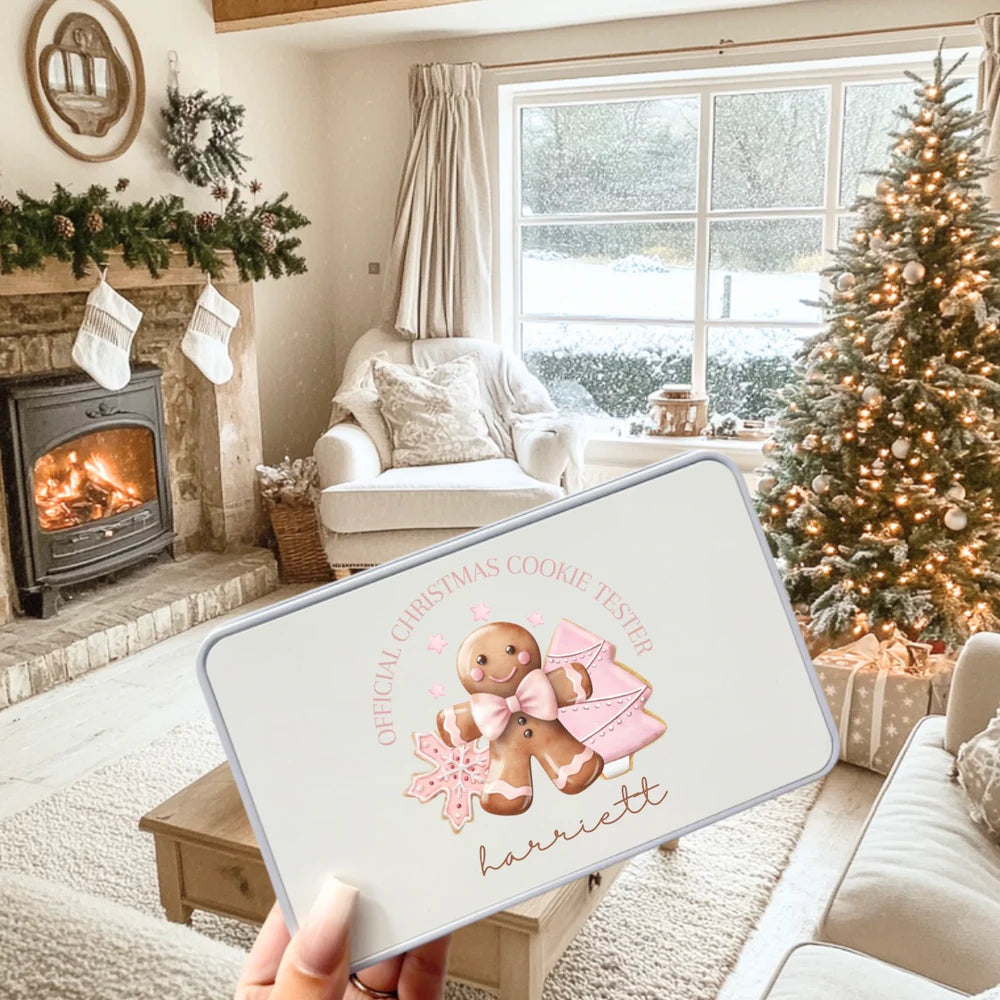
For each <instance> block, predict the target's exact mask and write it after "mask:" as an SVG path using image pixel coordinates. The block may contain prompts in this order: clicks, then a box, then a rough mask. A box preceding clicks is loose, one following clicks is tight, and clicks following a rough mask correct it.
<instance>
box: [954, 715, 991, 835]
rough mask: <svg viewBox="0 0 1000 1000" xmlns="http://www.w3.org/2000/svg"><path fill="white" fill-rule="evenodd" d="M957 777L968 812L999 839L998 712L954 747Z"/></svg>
mask: <svg viewBox="0 0 1000 1000" xmlns="http://www.w3.org/2000/svg"><path fill="white" fill-rule="evenodd" d="M958 780H959V782H960V783H961V785H962V787H963V788H964V789H965V791H966V794H967V795H968V796H969V815H971V816H972V818H973V820H975V821H976V822H977V823H982V824H983V826H984V827H985V828H986V829H987V830H988V831H989V832H990V834H991V836H992V837H993V839H994V840H1000V712H997V714H996V715H995V716H993V719H992V721H991V722H990V724H989V725H988V726H987V727H986V728H985V729H984V730H983V731H982V732H981V733H977V734H976V735H975V736H973V737H972V739H971V740H969V742H968V743H963V744H962V747H961V749H960V750H959V751H958Z"/></svg>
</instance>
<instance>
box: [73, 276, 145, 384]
mask: <svg viewBox="0 0 1000 1000" xmlns="http://www.w3.org/2000/svg"><path fill="white" fill-rule="evenodd" d="M105 274H106V272H104V273H102V274H101V280H100V282H98V285H97V287H96V288H95V289H94V290H93V291H92V292H91V293H90V295H88V296H87V307H86V309H85V310H84V313H83V322H82V323H81V324H80V329H79V331H78V332H77V335H76V340H75V341H74V342H73V354H72V356H73V360H74V361H75V362H76V363H77V364H78V365H79V366H80V367H81V368H82V369H83V370H84V371H85V372H86V373H87V374H88V375H89V376H90V377H91V378H92V379H93V380H94V381H95V382H97V383H98V384H99V385H102V386H103V387H104V388H105V389H109V390H112V391H114V390H117V389H123V388H124V387H125V386H126V385H128V383H129V379H131V377H132V369H131V368H130V366H129V352H130V351H131V349H132V338H133V337H135V331H136V330H138V329H139V323H140V322H141V321H142V312H141V311H140V310H138V309H136V307H135V306H134V305H132V303H131V302H129V301H128V300H127V299H124V298H122V296H121V295H119V294H118V293H117V292H116V291H115V290H114V289H113V288H112V287H111V286H110V285H109V284H108V283H107V281H105Z"/></svg>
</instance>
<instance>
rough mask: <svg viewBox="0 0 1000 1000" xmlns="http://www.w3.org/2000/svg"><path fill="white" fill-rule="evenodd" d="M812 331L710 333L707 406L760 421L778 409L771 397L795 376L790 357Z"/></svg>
mask: <svg viewBox="0 0 1000 1000" xmlns="http://www.w3.org/2000/svg"><path fill="white" fill-rule="evenodd" d="M812 335H813V331H808V332H803V331H801V330H780V329H774V330H755V329H749V330H742V329H737V328H734V327H713V328H710V329H709V332H708V405H709V409H710V411H711V412H712V413H716V414H723V413H735V414H736V415H737V416H739V417H742V418H743V419H744V420H761V419H763V418H764V417H766V416H769V415H770V414H772V413H777V412H778V406H777V405H776V404H775V403H774V401H773V400H772V399H771V398H770V397H771V393H772V392H773V391H774V390H775V389H779V388H781V387H782V386H784V385H787V384H788V383H789V382H791V381H793V379H794V365H793V359H794V357H795V354H796V353H797V352H798V349H799V347H800V345H801V344H802V342H803V340H804V339H806V338H807V337H810V336H812Z"/></svg>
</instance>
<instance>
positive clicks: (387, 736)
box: [198, 452, 838, 970]
mask: <svg viewBox="0 0 1000 1000" xmlns="http://www.w3.org/2000/svg"><path fill="white" fill-rule="evenodd" d="M198 672H199V679H200V682H201V684H202V687H203V690H204V693H205V696H206V698H207V700H208V704H209V706H210V708H211V711H212V714H213V717H214V719H215V722H216V725H217V727H218V730H219V734H220V736H221V738H222V742H223V745H224V747H225V750H226V753H227V755H228V757H229V761H230V763H231V765H232V769H233V773H234V776H235V778H236V781H237V784H238V785H239V788H240V793H241V795H242V797H243V801H244V803H245V805H246V808H247V812H248V814H249V817H250V820H251V823H252V825H253V829H254V832H255V834H256V836H257V839H258V841H259V843H260V846H261V850H262V852H263V855H264V858H265V861H266V863H267V868H268V871H269V873H270V876H271V880H272V882H273V884H274V888H275V891H276V893H277V897H278V899H279V901H280V904H281V906H282V909H283V911H284V914H285V917H286V919H287V921H288V923H289V926H290V927H291V928H292V929H294V928H295V927H296V926H297V925H298V922H299V921H300V920H301V919H302V918H303V917H304V915H305V914H306V912H307V911H308V909H309V906H310V904H311V903H312V901H313V899H314V896H315V893H316V892H317V890H318V888H319V886H320V883H321V880H322V877H323V875H324V874H325V873H327V872H332V873H333V874H335V875H337V877H339V878H341V879H342V880H344V881H346V882H349V883H351V884H352V885H355V886H357V887H358V888H359V889H360V890H361V896H360V903H359V910H358V916H357V919H356V925H355V927H354V932H353V940H352V967H353V968H354V969H355V970H357V969H361V968H364V967H365V966H367V965H371V964H373V963H375V962H377V961H380V960H382V959H384V958H387V957H389V956H392V955H395V954H398V953H400V952H403V951H406V950H409V949H410V948H413V947H415V946H417V945H419V944H421V943H423V942H425V941H428V940H431V939H433V938H435V937H438V936H440V935H441V934H444V933H446V932H448V931H451V930H454V929H455V928H457V927H460V926H463V925H465V924H468V923H472V922H473V921H476V920H480V919H482V918H483V917H486V916H488V915H489V914H491V913H495V912H497V911H498V910H501V909H504V908H506V907H508V906H511V905H513V904H515V903H517V902H520V901H522V900H524V899H527V898H528V897H530V896H533V895H536V894H538V893H541V892H545V891H547V890H549V889H552V888H554V887H556V886H558V885H561V884H563V883H565V882H568V881H570V880H572V879H576V878H579V877H581V876H583V875H586V874H588V873H589V872H591V871H594V870H596V869H598V868H602V867H604V866H606V865H609V864H613V863H615V862H617V861H620V860H623V859H625V858H628V857H630V856H632V855H634V854H637V853H639V852H641V851H645V850H649V849H650V848H652V847H655V846H656V845H657V844H659V843H661V842H663V841H666V840H670V839H673V838H675V837H679V836H683V835H685V834H687V833H690V832H691V831H692V830H696V829H698V828H699V827H702V826H705V825H707V824H709V823H713V822H715V821H716V820H719V819H722V818H723V817H726V816H731V815H733V814H734V813H736V812H739V811H741V810H743V809H747V808H749V807H751V806H753V805H756V804H758V803H760V802H762V801H764V800H766V799H769V798H773V797H775V796H777V795H781V794H783V793H785V792H788V791H790V790H792V789H794V788H797V787H799V786H801V785H804V784H807V783H809V782H812V781H815V780H817V779H818V778H820V777H822V776H823V775H824V774H826V773H827V772H828V771H829V770H830V769H831V768H832V767H833V765H834V763H835V762H836V760H837V754H838V745H837V733H836V728H835V726H834V725H833V721H832V718H831V716H830V712H829V709H828V708H827V706H826V702H825V700H824V698H823V695H822V692H821V690H820V688H819V684H818V681H817V678H816V675H815V672H814V670H813V668H812V664H811V661H810V658H809V657H808V655H807V652H806V650H805V647H804V645H803V643H802V639H801V637H800V634H799V630H798V628H797V627H796V624H795V619H794V616H793V613H792V610H791V607H790V605H789V603H788V600H787V597H786V595H785V592H784V589H783V587H782V585H781V581H780V579H779V577H778V574H777V571H776V568H775V566H774V563H773V561H772V559H771V556H770V554H769V552H768V550H767V545H766V541H765V539H764V536H763V533H762V531H761V529H760V525H759V523H758V520H757V516H756V513H755V512H754V509H753V506H752V503H751V500H750V497H749V494H748V492H747V489H746V486H745V484H744V482H743V478H742V476H741V475H740V473H739V471H738V470H737V469H736V467H735V466H734V465H733V464H732V463H731V462H729V461H727V460H725V459H721V458H719V457H717V456H715V455H712V454H707V453H697V452H696V453H692V454H689V455H686V456H684V457H682V458H680V459H677V460H674V461H670V462H663V463H660V464H657V465H653V466H650V467H648V468H646V469H642V470H640V471H638V472H635V473H632V474H630V475H627V476H624V477H622V478H620V479H617V480H615V481H613V482H609V483H606V484H604V485H601V486H598V487H596V488H594V489H590V490H587V491H585V492H582V493H579V494H576V495H574V496H570V497H567V498H565V499H562V500H557V501H555V502H553V503H550V504H547V505H545V506H543V507H540V508H537V509H535V510H532V511H529V512H527V513H524V514H520V515H517V516H515V517H512V518H510V519H508V520H506V521H502V522H500V523H498V524H495V525H491V526H489V527H486V528H482V529H479V530H476V531H472V532H470V533H468V534H466V535H462V536H460V537H458V538H455V539H452V540H449V541H447V542H445V543H442V544H440V545H436V546H434V547H432V548H429V549H426V550H424V551H421V552H418V553H415V554H414V555H411V556H407V557H406V558H403V559H399V560H396V561H394V562H391V563H388V564H386V565H383V566H379V567H377V568H374V569H371V570H367V571H365V572H364V573H360V574H357V575H355V576H352V577H351V578H349V579H346V580H343V581H340V582H338V583H334V584H331V585H329V586H325V587H322V588H320V589H317V590H314V591H311V592H309V593H307V594H304V595H302V596H299V597H296V598H294V599H292V600H289V601H285V602H282V603H280V604H277V605H275V606H273V607H270V608H267V609H266V610H264V611H260V612H257V613H254V614H251V615H248V616H246V617H245V618H242V619H240V620H238V621H236V622H233V623H232V624H229V625H227V626H225V627H223V628H221V629H219V630H218V631H217V632H215V633H214V634H213V635H212V636H211V637H210V638H209V639H208V640H207V641H206V643H205V645H204V647H203V648H202V650H201V652H200V654H199V661H198Z"/></svg>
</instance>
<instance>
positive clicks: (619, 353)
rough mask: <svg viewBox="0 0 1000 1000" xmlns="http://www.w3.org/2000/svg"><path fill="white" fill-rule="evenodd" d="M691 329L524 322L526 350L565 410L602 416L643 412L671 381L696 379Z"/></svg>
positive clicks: (523, 348)
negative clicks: (693, 375)
mask: <svg viewBox="0 0 1000 1000" xmlns="http://www.w3.org/2000/svg"><path fill="white" fill-rule="evenodd" d="M693 342H694V334H693V332H692V330H691V329H690V328H678V327H663V326H639V325H631V324H628V325H626V324H611V323H608V324H586V323H525V324H524V325H523V326H522V328H521V354H522V356H523V358H524V360H525V363H526V364H527V365H528V367H529V368H530V369H531V370H532V371H533V372H534V373H535V375H537V376H538V378H539V379H540V380H541V381H542V382H543V383H544V385H545V387H546V388H547V389H548V390H549V393H550V394H551V395H552V400H553V402H554V403H555V405H556V406H557V407H559V408H560V409H561V410H569V411H572V412H575V413H584V414H587V415H589V416H592V417H598V418H606V419H609V422H610V418H619V419H623V418H624V419H627V418H631V417H636V418H638V417H642V416H644V415H645V413H646V409H647V405H646V400H647V397H648V396H649V394H650V393H651V392H655V391H656V390H657V389H659V388H660V387H661V386H662V385H665V384H667V383H677V382H690V381H691V354H692V344H693Z"/></svg>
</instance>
